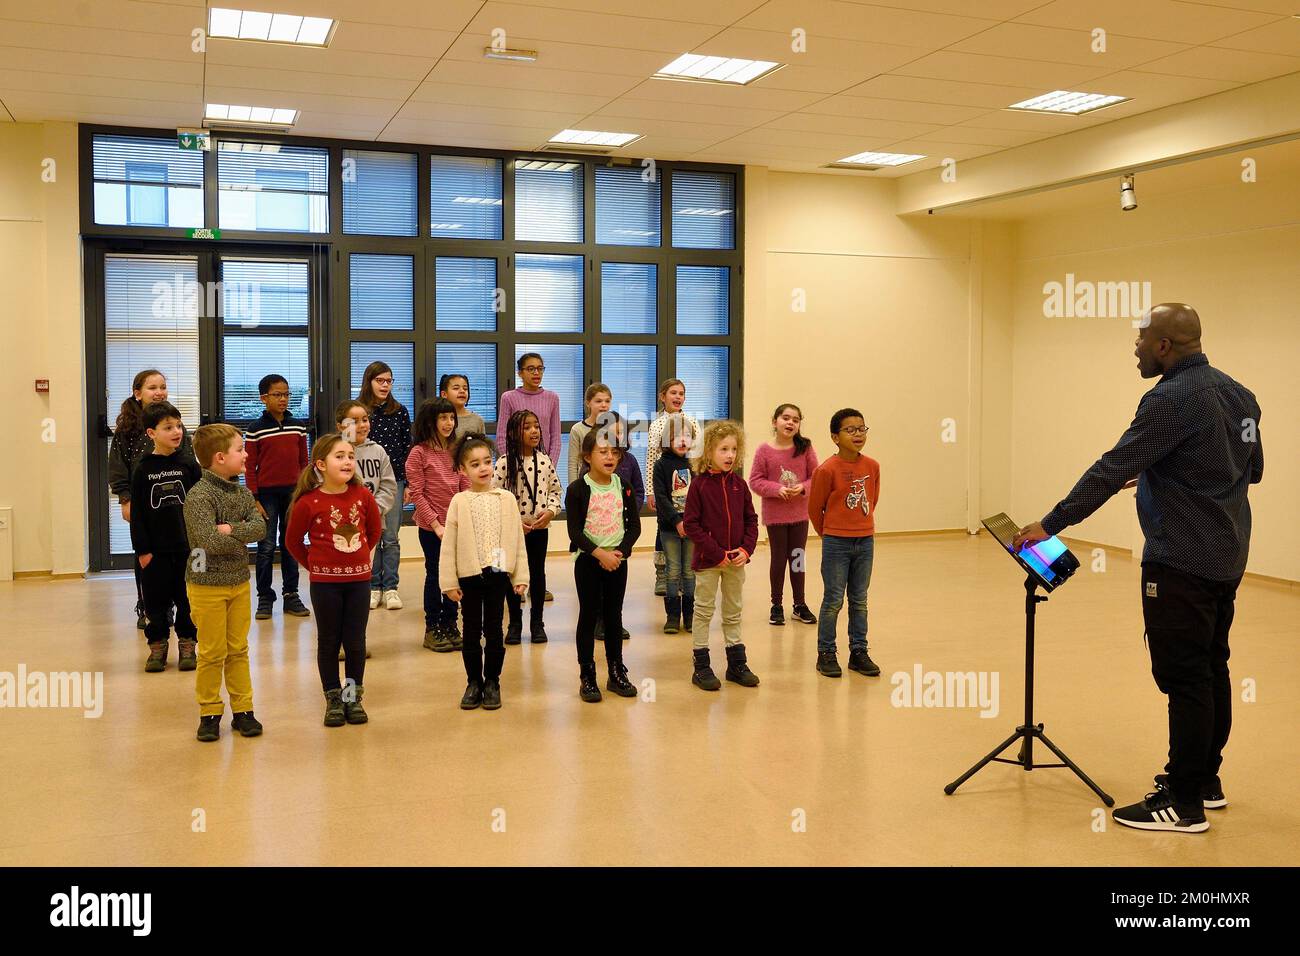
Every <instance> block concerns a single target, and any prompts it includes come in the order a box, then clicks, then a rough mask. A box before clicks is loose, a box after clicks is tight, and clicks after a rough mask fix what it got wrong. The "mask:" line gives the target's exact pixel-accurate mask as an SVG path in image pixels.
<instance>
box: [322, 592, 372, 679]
mask: <svg viewBox="0 0 1300 956" xmlns="http://www.w3.org/2000/svg"><path fill="white" fill-rule="evenodd" d="M311 609H312V610H313V611H314V612H315V613H316V667H317V669H319V670H320V685H321V689H323V690H337V689H339V688H340V687H342V686H343V685H342V683H341V682H340V681H339V648H340V647H342V648H343V653H344V654H345V655H346V658H347V659H346V660H345V661H344V662H343V673H344V674H345V675H346V676H347V677H349V678H351V679H352V680H354V681H355V682H356V683H357V684H359V685H361V684H364V683H365V677H366V622H367V620H368V619H369V617H370V581H369V579H367V580H365V581H312V582H311Z"/></svg>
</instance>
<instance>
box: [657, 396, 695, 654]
mask: <svg viewBox="0 0 1300 956" xmlns="http://www.w3.org/2000/svg"><path fill="white" fill-rule="evenodd" d="M664 442H665V445H666V447H665V449H664V451H663V453H662V454H661V455H660V456H659V460H658V461H656V462H655V466H654V475H653V487H654V495H655V515H656V516H657V518H658V523H659V540H660V541H661V542H662V544H663V553H664V562H665V565H664V566H665V571H664V588H665V590H664V612H665V614H666V620H665V621H664V633H665V634H676V633H677V632H678V631H679V630H680V629H681V628H682V627H685V628H686V631H687V633H689V632H690V631H691V628H692V626H693V624H694V618H695V569H694V568H693V567H691V562H692V561H693V560H694V558H695V543H694V542H693V541H691V539H690V538H689V537H687V535H686V523H685V521H686V496H687V494H688V492H689V490H690V487H691V463H690V462H689V461H688V460H687V459H686V456H687V455H689V454H690V451H691V447H692V446H693V445H694V444H695V424H694V422H692V421H691V420H690V419H689V418H687V417H686V416H685V415H681V414H677V415H669V416H668V420H667V422H665V424H664Z"/></svg>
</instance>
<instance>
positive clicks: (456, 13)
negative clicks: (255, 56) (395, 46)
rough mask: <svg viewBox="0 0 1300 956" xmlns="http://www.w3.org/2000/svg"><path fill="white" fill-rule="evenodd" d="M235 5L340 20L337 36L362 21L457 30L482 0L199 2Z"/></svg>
mask: <svg viewBox="0 0 1300 956" xmlns="http://www.w3.org/2000/svg"><path fill="white" fill-rule="evenodd" d="M204 2H206V3H208V5H209V6H222V5H223V4H224V5H226V6H231V7H235V8H236V9H239V10H246V9H252V10H273V11H275V12H276V13H300V14H303V15H304V16H312V17H332V18H334V19H335V20H338V21H340V23H339V26H338V28H337V31H336V36H339V37H340V38H341V36H342V34H344V33H346V32H348V31H349V30H351V29H352V28H353V27H354V26H356V25H358V24H362V23H370V24H379V25H386V26H396V27H412V28H415V29H418V30H450V31H452V32H453V33H459V32H460V31H461V30H462V29H464V27H465V24H467V23H469V21H470V20H471V19H472V18H473V17H474V15H475V14H476V13H478V11H479V10H480V9H481V8H482V6H483V3H482V0H438V2H437V3H421V2H418V0H259V2H258V3H250V2H248V0H242V2H239V3H236V2H234V0H222V2H221V3H217V2H215V0H199V5H200V6H202V5H203V3H204Z"/></svg>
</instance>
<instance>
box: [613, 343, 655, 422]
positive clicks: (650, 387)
mask: <svg viewBox="0 0 1300 956" xmlns="http://www.w3.org/2000/svg"><path fill="white" fill-rule="evenodd" d="M658 351H659V350H658V348H657V347H656V346H654V345H602V346H601V348H600V380H601V381H602V382H604V383H605V384H606V385H608V386H609V389H610V392H611V394H612V395H613V397H614V403H613V405H611V406H610V407H611V408H613V409H614V410H615V411H616V412H618V413H619V414H620V415H622V416H623V417H624V418H627V419H634V420H644V419H648V418H652V417H653V414H654V410H655V389H656V387H657V385H658V369H657V368H656V355H657V353H658Z"/></svg>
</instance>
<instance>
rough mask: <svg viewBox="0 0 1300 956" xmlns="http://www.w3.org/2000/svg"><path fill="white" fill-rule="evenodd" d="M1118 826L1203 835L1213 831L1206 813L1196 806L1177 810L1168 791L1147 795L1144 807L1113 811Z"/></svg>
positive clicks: (1158, 791) (1128, 807)
mask: <svg viewBox="0 0 1300 956" xmlns="http://www.w3.org/2000/svg"><path fill="white" fill-rule="evenodd" d="M1110 815H1111V817H1112V819H1114V821H1115V822H1116V823H1122V824H1124V826H1126V827H1133V828H1134V829H1137V830H1169V831H1171V832H1173V833H1204V832H1205V831H1206V830H1208V829H1209V828H1210V824H1209V822H1208V821H1207V820H1206V819H1205V812H1204V811H1203V810H1202V809H1201V808H1200V807H1197V806H1181V807H1180V806H1178V805H1177V804H1175V803H1174V795H1173V794H1172V793H1170V792H1169V791H1168V790H1157V791H1156V792H1155V793H1148V794H1147V795H1146V799H1144V800H1143V801H1142V802H1141V803H1134V804H1130V805H1129V806H1127V807H1120V808H1119V809H1118V810H1112V811H1111V814H1110Z"/></svg>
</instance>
